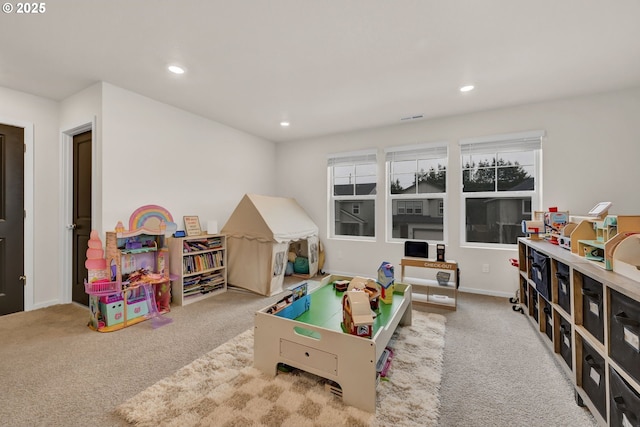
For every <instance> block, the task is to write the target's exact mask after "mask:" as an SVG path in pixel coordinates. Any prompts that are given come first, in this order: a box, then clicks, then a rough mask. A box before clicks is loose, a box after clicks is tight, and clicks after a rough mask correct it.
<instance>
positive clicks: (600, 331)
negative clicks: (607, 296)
mask: <svg viewBox="0 0 640 427" xmlns="http://www.w3.org/2000/svg"><path fill="white" fill-rule="evenodd" d="M582 326H584V327H585V329H586V330H587V331H589V332H590V333H591V335H593V337H594V338H596V339H597V340H598V341H600V342H601V343H603V344H604V318H603V314H602V283H600V282H598V281H597V280H594V279H592V278H591V277H589V276H585V275H583V276H582Z"/></svg>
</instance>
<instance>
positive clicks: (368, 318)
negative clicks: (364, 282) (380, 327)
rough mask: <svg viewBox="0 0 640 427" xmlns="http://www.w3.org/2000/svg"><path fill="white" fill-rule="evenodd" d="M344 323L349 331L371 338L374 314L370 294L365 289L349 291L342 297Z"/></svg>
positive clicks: (352, 333)
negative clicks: (370, 304)
mask: <svg viewBox="0 0 640 427" xmlns="http://www.w3.org/2000/svg"><path fill="white" fill-rule="evenodd" d="M342 324H343V326H344V329H345V331H346V332H347V333H350V334H351V335H357V336H359V337H365V338H371V336H372V335H373V315H372V314H371V307H370V306H369V295H367V293H366V292H363V291H347V292H345V293H344V295H343V297H342Z"/></svg>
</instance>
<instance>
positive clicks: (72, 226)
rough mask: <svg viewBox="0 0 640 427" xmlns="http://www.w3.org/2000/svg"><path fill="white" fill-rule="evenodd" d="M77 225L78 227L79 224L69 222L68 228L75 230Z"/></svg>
mask: <svg viewBox="0 0 640 427" xmlns="http://www.w3.org/2000/svg"><path fill="white" fill-rule="evenodd" d="M76 227H77V225H76V224H69V225H67V228H68V229H69V230H75V228H76Z"/></svg>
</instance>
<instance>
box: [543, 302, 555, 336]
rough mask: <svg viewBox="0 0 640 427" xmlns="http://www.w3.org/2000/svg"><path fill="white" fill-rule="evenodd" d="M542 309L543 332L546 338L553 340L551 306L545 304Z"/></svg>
mask: <svg viewBox="0 0 640 427" xmlns="http://www.w3.org/2000/svg"><path fill="white" fill-rule="evenodd" d="M542 311H543V312H544V322H545V327H544V333H545V334H546V335H547V338H549V339H550V340H551V342H553V314H552V313H553V310H552V309H551V306H550V305H548V304H547V305H545V306H544V309H542Z"/></svg>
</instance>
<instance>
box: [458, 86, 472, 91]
mask: <svg viewBox="0 0 640 427" xmlns="http://www.w3.org/2000/svg"><path fill="white" fill-rule="evenodd" d="M473 89H474V86H473V85H466V86H462V87H461V88H460V92H470V91H472V90H473Z"/></svg>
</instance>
